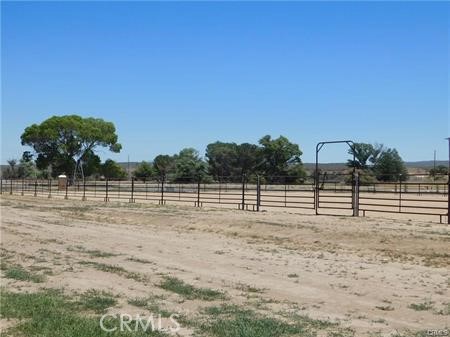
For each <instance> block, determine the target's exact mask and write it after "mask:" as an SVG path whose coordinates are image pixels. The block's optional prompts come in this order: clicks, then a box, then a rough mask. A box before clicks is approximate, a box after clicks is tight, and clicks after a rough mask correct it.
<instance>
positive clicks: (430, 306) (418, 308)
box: [408, 301, 433, 311]
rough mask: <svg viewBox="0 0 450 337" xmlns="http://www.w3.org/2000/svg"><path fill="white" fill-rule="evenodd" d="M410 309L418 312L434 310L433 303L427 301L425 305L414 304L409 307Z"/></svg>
mask: <svg viewBox="0 0 450 337" xmlns="http://www.w3.org/2000/svg"><path fill="white" fill-rule="evenodd" d="M408 308H410V309H413V310H416V311H426V310H431V309H433V302H431V301H426V302H423V303H412V304H410V305H409V306H408Z"/></svg>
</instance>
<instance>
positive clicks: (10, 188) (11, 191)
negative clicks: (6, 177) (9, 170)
mask: <svg viewBox="0 0 450 337" xmlns="http://www.w3.org/2000/svg"><path fill="white" fill-rule="evenodd" d="M12 185H13V181H12V179H11V180H10V181H9V194H13V187H12Z"/></svg>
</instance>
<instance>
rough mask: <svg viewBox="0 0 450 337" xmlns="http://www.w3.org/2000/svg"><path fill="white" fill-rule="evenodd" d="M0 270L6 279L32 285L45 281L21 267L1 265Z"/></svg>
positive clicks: (38, 275) (43, 277) (41, 276)
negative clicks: (31, 283)
mask: <svg viewBox="0 0 450 337" xmlns="http://www.w3.org/2000/svg"><path fill="white" fill-rule="evenodd" d="M1 269H2V270H3V271H4V272H5V277H6V278H10V279H14V280H19V281H28V282H34V283H42V282H44V281H45V276H44V275H40V274H35V273H31V272H29V271H28V270H26V269H24V268H23V267H22V266H18V265H16V266H8V265H6V264H2V265H1Z"/></svg>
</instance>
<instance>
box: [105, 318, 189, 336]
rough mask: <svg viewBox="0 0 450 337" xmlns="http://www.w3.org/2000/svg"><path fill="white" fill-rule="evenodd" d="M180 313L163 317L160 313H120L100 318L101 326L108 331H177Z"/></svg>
mask: <svg viewBox="0 0 450 337" xmlns="http://www.w3.org/2000/svg"><path fill="white" fill-rule="evenodd" d="M178 317H179V315H177V314H172V315H170V316H169V317H168V318H165V319H164V320H163V318H162V317H161V315H160V314H158V315H153V314H150V315H148V316H141V315H139V314H137V315H134V316H132V315H129V314H120V315H117V314H116V315H112V314H105V315H103V316H102V317H101V318H100V328H101V329H102V330H103V331H106V332H113V331H117V330H119V331H121V332H124V331H130V332H133V331H134V332H137V331H144V332H147V331H161V332H169V333H176V332H178V331H179V330H180V327H181V325H180V323H178V321H177V319H178Z"/></svg>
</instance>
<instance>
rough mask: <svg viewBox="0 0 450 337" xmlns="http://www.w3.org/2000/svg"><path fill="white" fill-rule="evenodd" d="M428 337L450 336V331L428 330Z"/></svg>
mask: <svg viewBox="0 0 450 337" xmlns="http://www.w3.org/2000/svg"><path fill="white" fill-rule="evenodd" d="M427 336H441V337H442V336H444V337H445V336H450V331H449V330H448V329H428V330H427Z"/></svg>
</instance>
